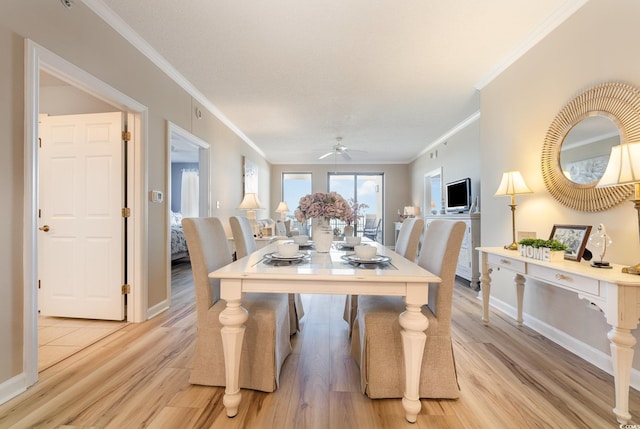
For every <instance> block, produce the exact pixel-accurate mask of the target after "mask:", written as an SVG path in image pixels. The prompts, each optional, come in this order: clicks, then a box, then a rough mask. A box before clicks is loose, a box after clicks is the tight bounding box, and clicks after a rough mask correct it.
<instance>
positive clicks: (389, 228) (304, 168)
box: [263, 164, 412, 246]
mask: <svg viewBox="0 0 640 429" xmlns="http://www.w3.org/2000/svg"><path fill="white" fill-rule="evenodd" d="M330 171H331V172H334V171H337V172H344V171H346V172H354V173H384V189H385V194H384V206H385V213H384V244H385V245H386V246H393V245H394V242H395V229H394V225H393V223H394V222H395V221H397V220H398V209H403V208H404V207H405V206H408V205H410V203H412V200H411V193H410V189H409V186H408V183H409V168H408V166H407V165H405V164H384V165H383V164H380V165H379V164H376V165H367V164H338V165H334V164H305V165H298V164H295V165H294V164H292V165H284V164H276V165H272V166H271V207H273V210H275V208H276V207H277V206H278V203H279V202H280V198H281V197H282V189H281V184H282V173H287V172H296V173H300V172H304V173H312V190H313V192H327V180H328V179H327V177H328V173H329V172H330ZM301 196H302V195H301ZM289 209H291V210H292V211H293V210H295V207H289ZM273 210H270V211H269V212H267V213H264V216H263V217H271V218H274V217H276V213H275V212H273ZM267 215H268V216H267Z"/></svg>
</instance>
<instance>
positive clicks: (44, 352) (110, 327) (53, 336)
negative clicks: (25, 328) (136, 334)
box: [38, 316, 127, 371]
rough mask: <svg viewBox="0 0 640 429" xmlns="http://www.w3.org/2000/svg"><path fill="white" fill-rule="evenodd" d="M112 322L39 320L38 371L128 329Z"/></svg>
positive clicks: (116, 322)
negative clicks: (123, 329)
mask: <svg viewBox="0 0 640 429" xmlns="http://www.w3.org/2000/svg"><path fill="white" fill-rule="evenodd" d="M126 324H127V322H118V321H111V320H87V319H67V318H62V317H47V316H40V317H39V318H38V371H43V370H45V369H47V368H49V367H50V366H52V365H54V364H56V363H58V362H60V361H61V360H63V359H65V358H67V357H69V356H71V355H73V354H74V353H77V352H78V351H80V350H82V349H83V348H84V347H87V346H89V345H91V344H93V343H95V342H96V341H98V340H100V339H102V338H104V337H106V336H108V335H110V334H112V333H114V332H116V331H117V330H118V329H121V328H123V327H124V326H126Z"/></svg>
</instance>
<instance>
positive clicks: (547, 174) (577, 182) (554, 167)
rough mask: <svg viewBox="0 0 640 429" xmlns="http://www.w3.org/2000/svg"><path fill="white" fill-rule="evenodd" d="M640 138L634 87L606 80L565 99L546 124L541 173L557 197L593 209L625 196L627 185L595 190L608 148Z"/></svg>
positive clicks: (639, 104) (639, 96)
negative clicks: (549, 123) (547, 125)
mask: <svg viewBox="0 0 640 429" xmlns="http://www.w3.org/2000/svg"><path fill="white" fill-rule="evenodd" d="M630 141H635V142H637V141H640V91H639V90H638V89H637V88H635V87H633V86H631V85H627V84H625V83H620V82H608V83H603V84H600V85H597V86H594V87H592V88H589V89H587V90H586V91H584V92H583V93H581V94H579V95H578V96H576V97H574V98H573V99H572V100H571V101H569V103H567V104H566V105H565V106H564V107H563V108H562V110H561V111H560V113H558V115H557V116H556V118H555V119H554V121H553V122H552V123H551V126H550V127H549V130H548V131H547V135H546V137H545V139H544V145H543V147H542V177H543V179H544V183H545V185H546V187H547V189H548V190H549V192H550V193H551V195H552V196H553V198H555V199H556V200H557V201H559V202H560V203H562V204H563V205H565V206H567V207H570V208H572V209H575V210H580V211H586V212H598V211H603V210H607V209H609V208H611V207H613V206H615V205H616V204H618V203H620V202H622V201H624V200H626V199H627V198H628V197H629V195H631V193H632V192H633V185H624V186H618V187H608V188H596V185H597V184H598V181H599V180H600V177H602V174H603V173H604V170H605V169H606V167H607V162H608V159H609V154H610V152H611V147H612V146H615V145H618V144H621V143H627V142H630Z"/></svg>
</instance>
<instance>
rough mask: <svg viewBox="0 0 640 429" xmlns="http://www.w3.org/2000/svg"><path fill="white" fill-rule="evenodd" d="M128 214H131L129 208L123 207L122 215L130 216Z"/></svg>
mask: <svg viewBox="0 0 640 429" xmlns="http://www.w3.org/2000/svg"><path fill="white" fill-rule="evenodd" d="M130 216H131V209H130V208H129V207H123V208H122V217H130Z"/></svg>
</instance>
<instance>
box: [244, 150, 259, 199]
mask: <svg viewBox="0 0 640 429" xmlns="http://www.w3.org/2000/svg"><path fill="white" fill-rule="evenodd" d="M242 181H243V191H244V193H243V196H244V194H246V193H249V192H252V193H254V194H257V193H258V166H257V165H256V164H255V163H254V162H253V161H251V160H250V159H248V158H247V157H245V156H243V157H242Z"/></svg>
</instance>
